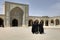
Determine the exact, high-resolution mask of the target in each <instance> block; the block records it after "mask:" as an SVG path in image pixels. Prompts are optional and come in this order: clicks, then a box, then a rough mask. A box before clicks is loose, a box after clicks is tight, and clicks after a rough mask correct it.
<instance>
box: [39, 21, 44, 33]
mask: <svg viewBox="0 0 60 40" xmlns="http://www.w3.org/2000/svg"><path fill="white" fill-rule="evenodd" d="M39 33H40V34H42V33H44V28H43V22H42V21H41V22H40V23H39Z"/></svg>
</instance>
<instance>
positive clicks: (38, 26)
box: [32, 20, 44, 34]
mask: <svg viewBox="0 0 60 40" xmlns="http://www.w3.org/2000/svg"><path fill="white" fill-rule="evenodd" d="M32 33H33V34H34V33H36V34H38V33H40V34H43V33H44V28H43V22H42V21H41V22H40V23H39V22H38V21H37V20H36V21H34V23H33V24H32Z"/></svg>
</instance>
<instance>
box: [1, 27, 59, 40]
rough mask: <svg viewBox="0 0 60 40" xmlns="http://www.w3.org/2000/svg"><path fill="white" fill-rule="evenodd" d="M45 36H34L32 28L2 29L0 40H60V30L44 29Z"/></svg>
mask: <svg viewBox="0 0 60 40" xmlns="http://www.w3.org/2000/svg"><path fill="white" fill-rule="evenodd" d="M44 31H45V33H44V34H32V32H31V27H5V28H2V27H0V40H60V28H44Z"/></svg>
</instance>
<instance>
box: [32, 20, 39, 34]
mask: <svg viewBox="0 0 60 40" xmlns="http://www.w3.org/2000/svg"><path fill="white" fill-rule="evenodd" d="M32 33H38V22H37V21H34V23H33V25H32Z"/></svg>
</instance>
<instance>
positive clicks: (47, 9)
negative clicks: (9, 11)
mask: <svg viewBox="0 0 60 40" xmlns="http://www.w3.org/2000/svg"><path fill="white" fill-rule="evenodd" d="M4 1H9V2H16V3H22V4H28V5H29V16H60V0H0V14H1V13H2V12H3V11H2V10H3V3H4Z"/></svg>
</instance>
